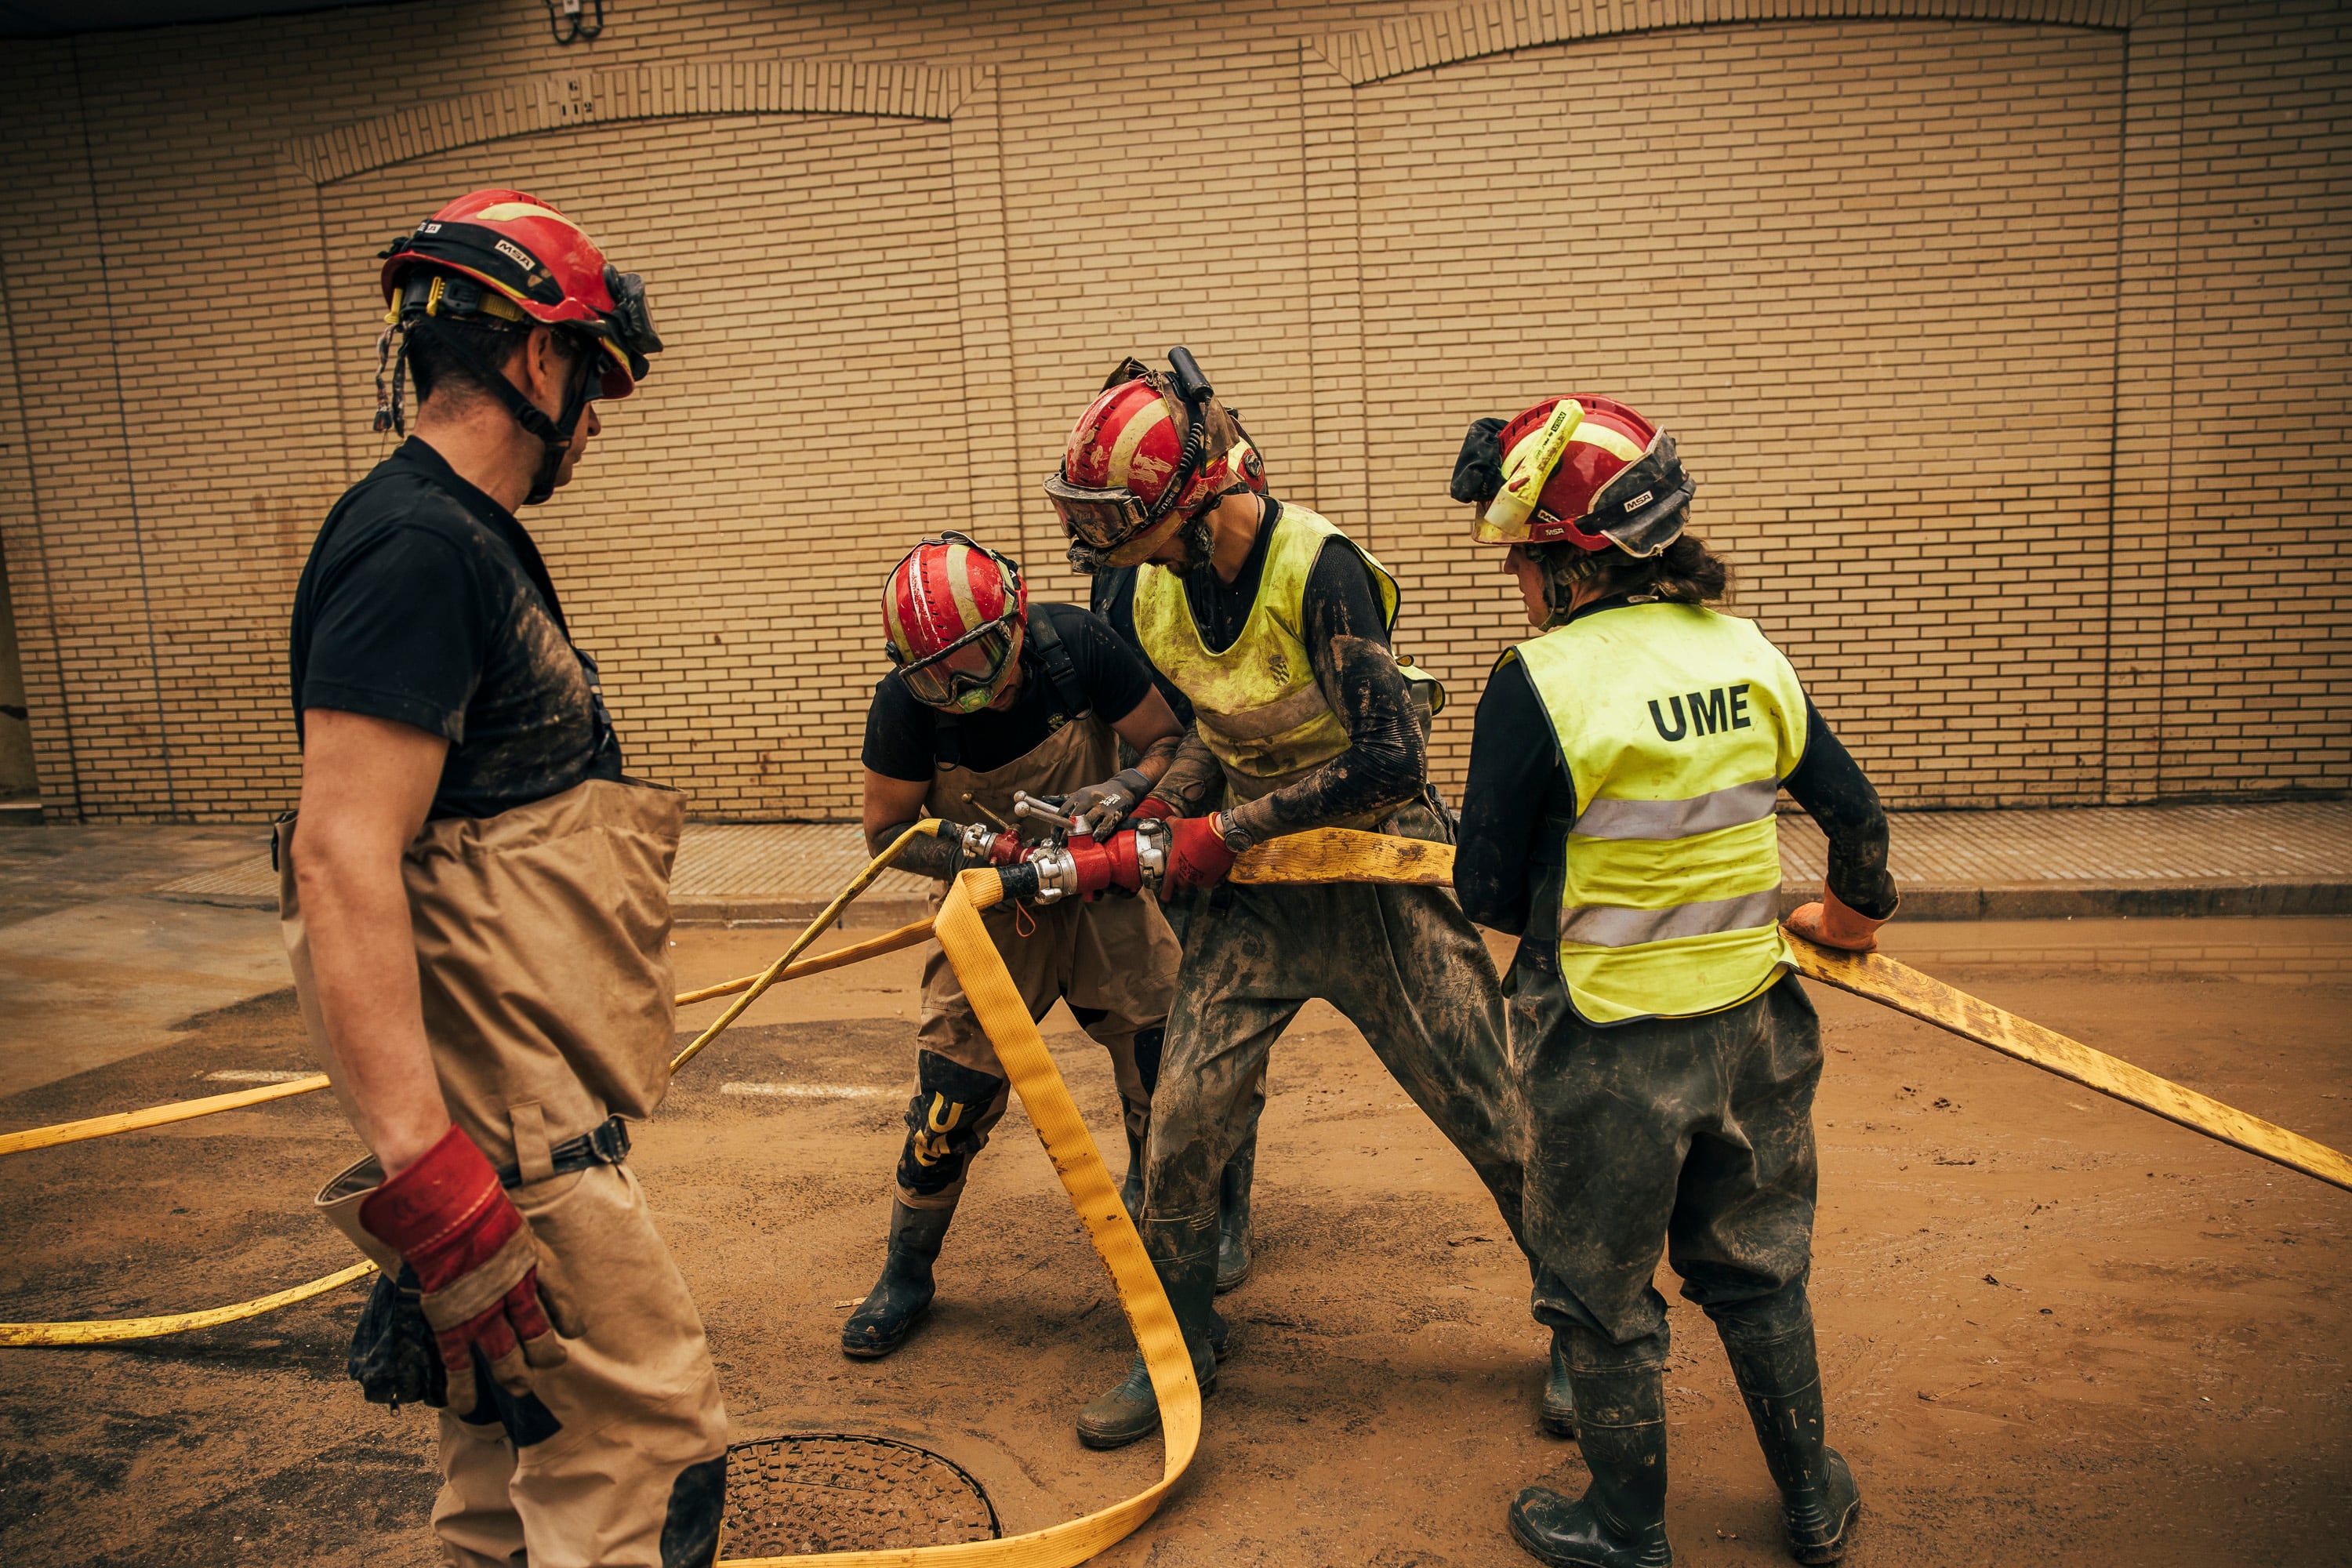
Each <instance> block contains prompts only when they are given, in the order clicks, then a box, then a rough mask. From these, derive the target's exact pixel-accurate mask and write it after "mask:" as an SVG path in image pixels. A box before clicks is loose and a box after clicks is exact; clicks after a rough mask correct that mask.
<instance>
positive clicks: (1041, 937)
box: [841, 533, 1182, 1360]
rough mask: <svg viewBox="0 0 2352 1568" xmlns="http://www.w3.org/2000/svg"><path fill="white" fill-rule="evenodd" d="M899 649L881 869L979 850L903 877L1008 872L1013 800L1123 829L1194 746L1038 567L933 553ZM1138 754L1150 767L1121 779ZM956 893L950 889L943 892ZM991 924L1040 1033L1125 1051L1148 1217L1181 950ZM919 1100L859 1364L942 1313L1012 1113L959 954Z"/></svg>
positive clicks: (859, 1323) (940, 991)
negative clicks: (938, 1265)
mask: <svg viewBox="0 0 2352 1568" xmlns="http://www.w3.org/2000/svg"><path fill="white" fill-rule="evenodd" d="M882 618H883V625H884V629H885V631H886V633H887V643H886V645H885V646H886V648H887V652H888V654H889V657H890V659H891V662H892V663H893V664H895V665H896V666H897V667H898V668H896V669H894V670H893V671H892V672H891V673H890V674H888V675H886V676H884V677H883V678H882V679H881V680H880V682H879V683H877V685H876V686H875V688H874V699H873V701H872V703H871V704H870V705H869V706H868V707H867V709H866V751H865V764H866V806H865V816H866V841H867V842H868V843H869V844H871V845H872V846H873V847H874V849H875V850H876V851H877V853H878V852H879V851H880V850H881V849H882V848H884V847H886V846H887V845H888V844H890V843H891V842H892V841H893V840H895V839H896V838H897V837H898V836H899V835H900V834H901V833H902V832H904V831H905V830H906V829H907V827H908V826H910V825H911V824H913V823H914V822H916V821H918V820H919V819H920V818H922V817H924V816H936V817H939V818H940V819H941V820H942V821H946V822H951V823H959V824H965V825H968V826H970V827H971V828H973V829H976V831H973V832H971V833H970V834H969V835H968V836H957V835H952V834H946V833H942V834H940V836H939V837H924V838H917V839H915V840H913V841H912V842H910V843H909V844H908V847H907V848H906V849H905V850H904V851H903V852H902V853H901V854H900V855H899V857H898V861H897V865H898V867H899V868H901V869H903V870H908V871H914V872H916V873H918V874H921V875H927V876H932V877H937V878H939V879H940V880H941V881H942V883H944V882H947V881H950V880H952V879H954V878H955V876H956V874H957V873H958V872H960V871H961V870H963V869H964V868H967V867H968V866H974V865H986V864H991V863H994V864H1004V863H1007V862H1008V861H1010V860H1012V859H1013V858H1017V857H1018V856H1019V855H1020V853H1021V852H1022V850H1023V848H1024V846H1023V845H1022V844H1021V843H1020V842H1019V841H1018V840H1017V839H1016V838H1015V837H1014V836H1013V835H1012V834H1011V833H997V834H995V835H994V837H993V838H992V841H991V842H990V843H989V845H988V846H987V847H986V848H984V849H983V848H982V839H983V838H986V837H989V835H990V831H991V826H992V824H1005V825H1013V826H1018V823H1017V821H1016V818H1015V816H1014V814H1013V796H1014V795H1016V794H1019V793H1021V792H1024V791H1025V792H1027V793H1028V794H1030V795H1044V796H1066V797H1067V798H1066V800H1065V801H1064V802H1063V805H1064V809H1065V811H1066V813H1068V814H1070V815H1072V816H1076V817H1081V818H1084V819H1085V820H1087V823H1088V824H1089V826H1092V825H1094V824H1095V823H1096V822H1097V821H1099V823H1100V825H1101V826H1102V828H1103V831H1104V832H1105V833H1106V834H1107V833H1108V830H1109V828H1110V826H1112V825H1114V824H1116V823H1117V822H1118V821H1119V820H1120V819H1122V818H1124V817H1125V816H1128V815H1129V812H1131V811H1132V810H1133V809H1134V808H1135V806H1136V805H1138V804H1139V802H1140V801H1142V800H1143V799H1144V798H1145V796H1147V795H1150V791H1151V787H1152V785H1153V784H1157V783H1158V782H1159V779H1160V774H1161V773H1164V772H1166V771H1167V768H1168V764H1169V762H1170V760H1171V759H1172V758H1173V757H1174V756H1175V754H1176V745H1177V742H1178V740H1179V738H1180V736H1181V733H1182V731H1181V729H1180V727H1179V726H1178V724H1177V722H1176V716H1175V715H1174V714H1173V713H1171V712H1170V711H1169V710H1168V704H1167V702H1166V701H1165V700H1162V699H1161V697H1160V693H1159V692H1158V691H1157V690H1155V689H1153V687H1152V683H1151V673H1150V670H1149V669H1147V668H1145V667H1144V664H1143V661H1142V660H1141V659H1139V658H1136V657H1135V655H1134V653H1133V652H1132V651H1131V650H1129V648H1128V647H1127V646H1126V645H1125V644H1124V643H1122V642H1120V641H1119V639H1118V636H1117V635H1116V634H1115V633H1113V632H1112V630H1111V629H1110V627H1109V626H1107V625H1106V624H1104V622H1103V620H1102V618H1101V617H1100V616H1096V615H1093V614H1091V613H1089V612H1088V611H1086V610H1082V609H1079V608H1078V607H1077V606H1076V605H1060V604H1044V603H1040V604H1036V605H1032V604H1030V602H1029V590H1028V586H1027V584H1025V583H1024V581H1023V578H1022V575H1021V569H1020V567H1019V566H1017V565H1016V564H1014V563H1013V562H1012V561H1010V560H1008V559H1007V558H1006V557H1004V556H1003V555H999V554H998V553H996V552H994V551H992V550H987V549H984V548H982V546H981V545H979V544H977V543H975V542H972V541H971V539H968V538H966V537H965V536H964V535H962V534H960V533H950V534H947V535H945V536H944V537H942V538H939V539H927V540H925V541H923V542H921V543H919V544H918V545H916V546H915V548H914V549H912V550H910V551H908V552H907V555H906V557H905V558H904V559H903V560H901V561H900V562H899V563H898V566H897V568H896V569H895V570H893V571H892V572H891V574H890V576H889V580H888V581H887V583H886V584H884V585H883V591H882ZM1122 741H1124V742H1126V743H1127V744H1128V745H1129V746H1130V747H1132V748H1133V749H1134V751H1135V752H1136V754H1137V761H1136V763H1134V765H1133V766H1131V767H1128V768H1121V767H1120V766H1119V765H1118V744H1119V742H1122ZM942 890H944V889H942ZM981 919H982V923H983V924H985V925H986V926H987V928H988V933H989V935H990V937H991V938H992V939H993V941H994V942H995V943H996V951H997V952H999V953H1000V954H1002V955H1003V959H1004V966H1005V968H1006V969H1007V970H1008V971H1009V972H1010V973H1012V976H1013V984H1015V985H1016V986H1018V987H1019V988H1020V991H1021V995H1022V1000H1023V1001H1024V1002H1025V1003H1026V1004H1027V1005H1028V1007H1029V1014H1030V1016H1031V1017H1033V1018H1038V1019H1042V1018H1044V1017H1045V1014H1046V1012H1047V1011H1048V1010H1049V1009H1051V1008H1052V1007H1053V1005H1054V1004H1055V1002H1056V1001H1067V1002H1068V1003H1069V1005H1070V1012H1071V1014H1072V1015H1073V1016H1075V1017H1076V1019H1077V1021H1078V1025H1079V1026H1080V1027H1081V1028H1083V1029H1085V1030H1086V1031H1087V1034H1089V1035H1091V1036H1093V1037H1094V1038H1095V1039H1096V1040H1097V1041H1098V1042H1100V1043H1101V1044H1102V1046H1103V1047H1104V1048H1105V1049H1107V1050H1108V1051H1109V1052H1110V1058H1111V1070H1112V1073H1113V1076H1114V1077H1115V1078H1116V1079H1118V1092H1119V1099H1120V1100H1121V1102H1122V1104H1123V1107H1124V1110H1125V1121H1126V1131H1127V1147H1128V1174H1127V1190H1126V1191H1125V1193H1123V1194H1122V1196H1123V1197H1125V1198H1126V1200H1127V1205H1128V1209H1129V1213H1130V1214H1134V1213H1139V1212H1140V1211H1141V1208H1142V1201H1143V1200H1142V1184H1143V1143H1144V1132H1145V1129H1146V1128H1147V1127H1148V1126H1149V1124H1150V1118H1151V1090H1152V1083H1153V1080H1154V1079H1155V1078H1156V1077H1157V1076H1158V1074H1159V1070H1160V1036H1161V1031H1162V1028H1163V1026H1164V1025H1165V1023H1166V1020H1167V1016H1168V998H1169V994H1170V992H1171V990H1172V989H1173V988H1174V985H1175V981H1176V956H1177V947H1176V939H1175V937H1174V936H1173V935H1172V934H1171V932H1170V931H1169V930H1168V922H1167V921H1165V920H1164V919H1162V918H1161V916H1160V910H1158V908H1157V907H1155V906H1154V905H1153V903H1152V902H1151V900H1148V899H1139V898H1135V897H1132V896H1129V897H1120V896H1117V895H1111V896H1106V897H1103V898H1100V899H1098V900H1095V901H1093V902H1091V903H1089V902H1087V901H1084V900H1079V899H1075V898H1073V899H1066V900H1061V901H1059V902H1056V903H1051V904H1045V905H1044V906H1042V907H1038V908H1034V909H1033V908H1027V907H1024V906H1018V905H1011V904H999V905H998V906H996V907H995V908H993V909H991V910H986V911H984V912H983V914H982V917H981ZM915 1037H916V1042H917V1049H916V1052H915V1083H916V1090H915V1096H914V1098H913V1099H912V1100H909V1101H908V1105H907V1142H906V1146H905V1148H904V1149H903V1150H902V1151H901V1152H900V1153H899V1156H898V1190H897V1194H896V1195H895V1197H894V1198H893V1200H892V1202H891V1205H890V1240H889V1250H888V1254H887V1258H886V1260H885V1261H884V1263H883V1266H882V1277H881V1279H878V1280H877V1281H876V1283H875V1286H874V1289H873V1291H872V1292H871V1293H870V1294H868V1295H867V1297H866V1300H865V1302H864V1303H863V1304H862V1305H860V1306H859V1307H858V1309H857V1310H856V1311H855V1312H852V1313H851V1314H850V1316H849V1321H847V1322H846V1323H845V1324H843V1325H842V1331H841V1348H842V1351H843V1353H845V1354H846V1355H850V1356H855V1357H856V1358H858V1359H860V1360H867V1359H871V1358H874V1357H877V1356H886V1355H888V1354H889V1353H890V1352H892V1351H894V1350H896V1349H898V1346H899V1345H900V1344H901V1343H903V1342H905V1340H906V1338H907V1335H908V1331H910V1330H912V1329H913V1328H914V1326H915V1324H916V1323H917V1322H918V1321H919V1320H920V1319H921V1318H922V1316H923V1314H924V1312H925V1311H926V1310H928V1309H929V1306H930V1302H931V1296H932V1292H933V1289H934V1286H933V1282H932V1278H931V1269H932V1265H933V1264H934V1263H935V1262H936V1261H937V1260H938V1258H939V1255H940V1246H941V1244H942V1243H943V1242H944V1241H945V1240H946V1238H947V1232H948V1226H949V1224H950V1222H951V1221H952V1220H953V1219H954V1217H955V1211H956V1203H957V1200H958V1199H960V1198H961V1196H962V1195H963V1186H964V1179H965V1177H966V1175H967V1174H968V1173H969V1172H970V1170H971V1161H972V1157H973V1156H974V1155H976V1154H978V1153H979V1152H980V1151H981V1150H982V1148H984V1147H986V1146H987V1143H988V1137H989V1133H990V1132H991V1131H992V1130H993V1129H994V1128H995V1126H996V1123H997V1121H998V1119H999V1118H1000V1117H1002V1116H1003V1114H1004V1108H1005V1102H1006V1095H1007V1086H1006V1084H1005V1080H1004V1071H1003V1068H1001V1067H999V1066H998V1064H997V1060H996V1048H995V1047H993V1046H992V1045H991V1044H990V1043H989V1038H988V1036H987V1035H986V1033H985V1032H983V1031H982V1028H981V1026H980V1020H979V1019H978V1018H977V1017H976V1016H973V1013H972V1009H971V1002H970V1001H969V1000H968V999H966V997H965V996H964V994H963V987H962V986H961V984H958V982H957V980H956V973H955V970H954V968H953V967H952V966H950V964H949V963H948V958H947V954H946V953H945V952H942V951H941V950H940V948H939V947H938V946H937V945H936V944H934V945H933V947H932V948H931V950H930V953H929V957H928V958H927V959H926V960H925V962H924V965H923V1000H922V1015H921V1021H920V1022H919V1024H918V1025H917V1026H916V1031H915Z"/></svg>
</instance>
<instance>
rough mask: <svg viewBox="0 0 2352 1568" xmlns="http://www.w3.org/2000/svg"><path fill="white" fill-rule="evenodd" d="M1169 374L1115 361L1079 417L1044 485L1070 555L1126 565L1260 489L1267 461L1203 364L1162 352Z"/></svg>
mask: <svg viewBox="0 0 2352 1568" xmlns="http://www.w3.org/2000/svg"><path fill="white" fill-rule="evenodd" d="M1168 362H1169V363H1170V364H1171V366H1173V367H1174V369H1175V374H1174V376H1173V377H1172V378H1171V377H1170V376H1167V375H1163V374H1160V372H1158V371H1156V370H1152V369H1150V368H1149V367H1148V366H1146V365H1145V364H1144V363H1142V362H1141V361H1139V360H1134V359H1129V360H1124V361H1121V362H1120V363H1119V366H1118V369H1116V370H1114V371H1112V372H1111V373H1110V379H1109V380H1108V381H1106V382H1104V383H1103V389H1102V391H1101V392H1100V393H1099V394H1098V395H1097V396H1096V397H1095V400H1094V401H1093V402H1092V403H1089V404H1087V409H1086V412H1085V413H1083V414H1081V415H1079V416H1078V422H1077V423H1076V425H1074V426H1071V427H1070V438H1069V441H1068V442H1067V444H1066V446H1065V447H1063V451H1062V466H1061V468H1060V469H1059V470H1058V471H1056V472H1055V475H1054V477H1053V478H1052V479H1047V480H1046V481H1045V494H1046V497H1047V499H1049V500H1052V501H1053V503H1054V510H1055V512H1056V513H1057V514H1058V515H1059V516H1060V517H1061V520H1062V528H1063V531H1065V532H1066V533H1067V534H1068V535H1069V536H1070V539H1071V540H1072V542H1073V543H1074V545H1075V546H1076V552H1075V553H1085V554H1087V555H1090V556H1092V557H1094V558H1096V559H1095V561H1094V562H1092V563H1091V564H1105V565H1111V566H1132V565H1134V564H1135V563H1138V562H1139V561H1141V560H1143V559H1144V558H1146V557H1147V556H1149V555H1150V554H1151V552H1153V551H1154V550H1156V549H1158V548H1159V546H1160V542H1161V541H1162V540H1164V539H1166V538H1167V537H1168V536H1169V534H1171V533H1172V532H1174V531H1176V529H1177V528H1178V527H1179V526H1180V525H1181V524H1182V523H1183V522H1185V521H1188V520H1189V519H1192V518H1194V517H1197V516H1199V515H1200V514H1201V513H1202V512H1203V511H1205V510H1208V508H1209V507H1211V506H1212V505H1213V504H1215V502H1216V500H1217V499H1218V498H1219V497H1221V496H1223V495H1224V494H1226V493H1227V492H1228V491H1230V490H1233V489H1235V488H1237V487H1238V488H1242V489H1253V490H1263V489H1265V464H1264V463H1262V462H1261V461H1260V460H1259V458H1258V455H1257V449H1256V448H1255V447H1253V446H1252V445H1251V444H1250V439H1249V434H1248V432H1247V431H1245V430H1244V429H1243V428H1242V426H1241V419H1240V416H1237V415H1235V414H1233V413H1232V412H1230V411H1229V410H1228V409H1226V407H1225V406H1224V405H1223V404H1222V403H1220V402H1218V401H1217V396H1216V393H1215V390H1214V389H1213V388H1212V387H1211V386H1210V385H1209V384H1208V381H1207V379H1206V378H1205V377H1204V376H1202V374H1201V367H1200V366H1199V365H1198V364H1197V363H1194V362H1193V359H1192V354H1191V353H1187V352H1186V351H1185V350H1183V349H1181V348H1175V349H1171V350H1169V351H1168Z"/></svg>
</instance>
